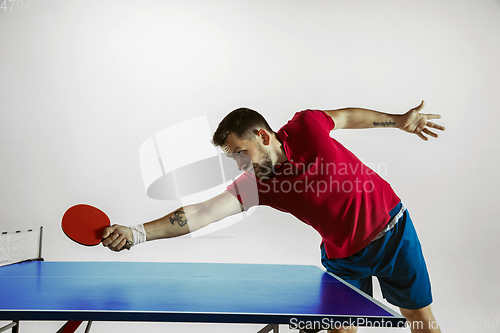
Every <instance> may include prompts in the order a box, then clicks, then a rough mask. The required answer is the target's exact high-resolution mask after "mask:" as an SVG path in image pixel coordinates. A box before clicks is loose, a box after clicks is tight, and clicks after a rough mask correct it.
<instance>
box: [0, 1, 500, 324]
mask: <svg viewBox="0 0 500 333" xmlns="http://www.w3.org/2000/svg"><path fill="white" fill-rule="evenodd" d="M26 4H27V1H25V3H24V4H23V3H21V2H20V0H16V1H15V2H9V1H7V7H6V8H3V9H1V10H0V156H1V157H0V158H1V163H0V229H1V230H2V231H4V230H5V231H13V230H19V229H27V228H34V227H37V226H40V225H43V226H44V249H43V250H44V258H45V259H46V260H49V261H173V262H178V261H179V262H182V261H188V262H244V263H285V264H313V265H320V261H319V249H318V246H319V242H320V238H319V236H318V235H317V234H316V233H315V231H314V230H312V229H310V228H309V227H307V226H305V225H303V224H302V223H300V222H299V221H298V220H296V219H294V218H293V217H292V216H290V215H287V214H283V213H279V212H277V211H273V210H271V209H269V208H258V209H256V211H255V212H254V213H253V214H252V215H251V216H249V217H248V218H246V219H244V220H243V221H241V222H238V223H236V224H235V225H233V226H231V227H228V228H226V229H223V230H220V231H218V232H216V233H212V234H210V235H207V236H204V237H199V238H195V239H192V238H187V237H186V238H180V239H174V240H164V241H156V242H152V243H148V244H143V245H141V246H138V247H137V248H134V249H133V250H131V251H125V252H121V253H119V254H117V253H113V252H111V251H108V250H106V249H104V248H103V247H102V246H99V247H94V248H85V247H82V246H79V245H77V244H75V243H73V242H71V241H70V240H69V239H67V238H66V236H65V235H64V234H63V232H62V231H61V229H60V220H61V217H62V214H63V213H64V211H65V210H66V209H67V208H69V207H70V206H72V205H73V204H76V203H81V202H86V203H89V204H93V205H96V206H98V207H99V208H101V209H103V210H104V211H105V212H106V213H108V215H110V217H111V218H112V222H113V223H118V224H124V225H131V224H137V223H141V222H146V221H149V220H152V219H155V218H158V217H160V216H163V215H165V214H166V213H169V212H171V211H172V210H174V209H176V208H177V204H178V203H177V202H171V201H158V200H153V199H151V198H149V197H147V195H146V192H145V189H144V186H143V183H142V178H141V170H140V166H139V158H138V151H139V147H140V145H141V144H142V142H143V141H144V140H146V139H147V138H148V137H150V136H151V135H153V134H154V133H156V132H158V131H160V130H162V129H163V128H166V127H168V126H171V125H173V124H176V123H179V122H181V121H184V120H188V119H191V118H194V117H198V116H204V115H206V116H207V117H208V120H209V122H210V126H211V129H212V131H214V130H215V128H216V126H217V124H218V122H219V121H220V120H221V119H222V118H223V117H224V116H225V115H226V114H227V113H228V112H230V111H231V110H233V109H235V108H238V107H240V106H246V107H249V108H253V109H255V110H257V111H259V112H261V113H262V114H264V115H265V116H266V117H267V118H268V120H269V122H270V124H271V126H273V127H274V129H275V130H277V129H278V128H279V127H280V126H281V125H283V124H284V123H286V121H287V120H288V119H289V118H291V117H292V115H293V113H294V112H296V111H300V110H302V109H306V108H318V109H333V108H341V107H347V106H359V107H366V108H372V109H377V110H381V111H386V112H390V113H403V112H405V111H407V110H408V109H410V108H412V107H414V106H417V105H418V104H419V103H420V101H421V100H422V99H424V100H425V102H426V107H425V110H424V112H427V113H439V114H441V115H442V116H443V118H442V119H441V120H440V121H438V123H440V124H443V125H444V126H446V128H447V130H446V132H444V133H443V134H442V135H440V138H439V139H437V140H434V139H432V140H429V142H424V141H422V140H420V139H419V138H418V137H417V136H413V135H409V134H407V133H404V132H402V131H397V130H394V129H385V130H384V129H376V130H351V131H334V132H333V133H332V136H334V137H336V138H337V139H338V140H340V141H341V142H342V143H343V144H344V145H346V146H347V147H348V148H350V149H351V150H352V151H353V152H354V153H355V154H357V155H358V156H359V157H361V158H362V159H363V161H365V162H366V163H369V164H371V165H372V166H374V168H375V169H376V170H378V171H379V172H380V173H381V175H382V176H383V177H384V178H385V179H387V180H388V181H389V182H390V183H391V184H392V186H393V188H394V189H395V190H396V192H397V193H398V194H399V196H400V197H402V199H403V201H404V202H405V204H406V206H407V207H408V208H409V210H410V213H411V215H412V218H413V221H414V223H415V225H416V228H417V230H418V232H419V236H420V239H421V242H422V244H423V248H424V253H425V256H426V260H427V264H428V268H429V270H430V274H431V279H432V283H433V291H434V298H435V301H434V305H433V309H434V313H435V315H436V317H437V319H438V321H439V322H440V324H441V327H442V330H443V332H452V331H456V332H485V331H486V332H493V331H494V330H493V329H491V328H490V329H488V328H487V327H486V326H485V324H486V322H487V321H492V320H493V319H495V318H496V319H497V320H500V302H499V301H498V299H499V297H500V291H499V289H498V287H497V281H498V274H499V273H500V269H499V262H498V258H499V255H500V249H499V245H498V239H497V238H498V234H499V233H500V226H499V224H498V221H497V220H498V219H497V218H496V213H495V212H494V208H495V207H496V205H497V201H498V198H499V187H500V177H499V176H498V172H497V166H498V163H499V157H498V147H497V141H498V139H499V135H498V129H497V127H498V124H499V122H500V112H499V109H498V98H497V97H496V96H497V93H494V92H495V91H497V90H498V87H499V77H500V67H499V66H498V59H500V44H499V43H498V36H499V34H500V19H499V17H500V2H499V1H494V0H489V1H486V0H484V1H478V0H470V1H467V0H458V1H457V0H455V1H451V0H446V1H430V0H424V1H408V0H398V1H396V0H394V1H369V0H365V1H362V0H360V1H357V0H356V1H341V0H330V1H327V0H312V1H305V0H290V1H284V0H283V1H229V0H227V1H222V0H216V1H202V0H187V1H159V0H156V1H154V0H146V1H118V0H110V1H63V0H53V1H48V0H41V1H40V2H39V6H38V7H37V8H29V7H27V6H25V5H26ZM42 5H43V6H47V8H43V7H42ZM185 135H186V136H189V133H188V132H186V133H185ZM179 144H182V137H179ZM172 159H175V156H172ZM377 297H378V298H379V299H380V295H377ZM464 323H465V324H466V325H464ZM1 324H2V323H0V325H1ZM21 324H22V327H21V330H22V332H25V333H28V332H38V331H41V330H42V329H43V331H51V330H54V331H55V330H57V328H58V327H59V326H60V325H62V323H41V324H37V323H21ZM43 325H45V326H43ZM146 325H148V326H147V327H141V326H140V324H137V323H128V324H127V323H95V325H94V326H93V329H92V332H95V333H99V332H115V331H116V332H118V331H120V332H134V331H137V330H142V329H147V330H148V331H149V332H164V331H168V330H169V329H170V330H171V331H175V332H195V331H196V332H198V331H201V332H215V331H217V332H256V331H257V330H258V329H259V327H256V326H254V325H199V324H182V325H181V324H168V323H165V324H158V323H156V324H154V323H150V324H146ZM471 325H472V326H471ZM286 329H287V328H284V330H285V331H286ZM361 331H365V330H364V329H363V330H361ZM367 331H369V330H367ZM373 331H374V332H382V331H384V330H383V329H374V330H373ZM390 332H392V330H391V331H390Z"/></svg>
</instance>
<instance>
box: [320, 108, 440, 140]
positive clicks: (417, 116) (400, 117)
mask: <svg viewBox="0 0 500 333" xmlns="http://www.w3.org/2000/svg"><path fill="white" fill-rule="evenodd" d="M424 105H425V103H424V101H422V103H420V105H419V106H417V107H415V108H413V109H411V110H409V111H408V112H406V113H405V114H388V113H384V112H380V111H374V110H369V109H362V108H344V109H338V110H327V111H325V113H326V114H328V115H329V116H330V117H332V119H333V121H334V122H335V129H361V128H377V127H394V128H399V129H401V130H403V131H405V132H408V133H413V134H416V135H418V136H419V137H420V138H421V139H422V140H426V141H427V140H428V138H427V136H426V135H428V136H432V137H433V138H437V137H438V135H437V134H436V133H435V132H433V131H431V130H430V129H436V130H440V131H444V127H443V126H441V125H438V124H435V123H433V122H431V121H430V120H431V119H439V118H441V116H440V115H438V114H424V113H420V111H421V110H422V109H423V108H424ZM424 134H426V135H424Z"/></svg>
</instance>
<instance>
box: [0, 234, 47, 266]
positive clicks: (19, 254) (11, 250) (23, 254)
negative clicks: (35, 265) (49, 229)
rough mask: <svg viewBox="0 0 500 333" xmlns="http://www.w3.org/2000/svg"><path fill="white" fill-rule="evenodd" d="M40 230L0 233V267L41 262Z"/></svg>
mask: <svg viewBox="0 0 500 333" xmlns="http://www.w3.org/2000/svg"><path fill="white" fill-rule="evenodd" d="M42 230H43V227H40V228H39V229H29V230H20V231H13V232H7V231H3V232H1V233H0V266H5V265H10V264H15V263H18V262H22V261H29V260H41V258H42Z"/></svg>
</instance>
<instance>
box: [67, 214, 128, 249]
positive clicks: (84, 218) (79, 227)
mask: <svg viewBox="0 0 500 333" xmlns="http://www.w3.org/2000/svg"><path fill="white" fill-rule="evenodd" d="M110 224H111V223H110V220H109V217H108V216H107V215H106V214H105V213H104V212H103V211H102V210H100V209H98V208H96V207H93V206H90V205H85V204H79V205H75V206H73V207H70V208H69V209H68V210H67V211H66V213H64V216H63V218H62V223H61V226H62V229H63V231H64V233H65V234H66V236H68V237H69V238H70V239H71V240H73V241H75V242H77V243H78V244H82V245H87V246H94V245H97V244H99V243H100V242H101V241H102V240H103V239H102V238H101V237H102V234H103V232H104V229H105V228H107V227H109V225H110ZM111 235H113V234H111ZM111 235H109V236H108V237H110V236H111ZM131 246H132V242H131V241H129V240H128V239H127V243H126V244H125V246H124V248H126V249H127V250H130V247H131Z"/></svg>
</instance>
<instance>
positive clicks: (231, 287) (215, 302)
mask: <svg viewBox="0 0 500 333" xmlns="http://www.w3.org/2000/svg"><path fill="white" fill-rule="evenodd" d="M62 314H65V315H66V316H68V314H73V317H74V318H77V317H78V318H79V319H80V318H81V319H83V320H85V318H83V317H85V315H86V314H89V316H91V315H90V314H94V316H95V315H96V314H101V315H105V316H104V317H103V318H108V319H109V320H124V321H126V320H161V321H181V320H182V321H185V320H186V319H187V320H194V321H210V319H207V318H209V316H210V315H211V316H212V317H213V316H214V315H215V317H216V319H214V321H217V322H221V321H224V322H251V321H252V320H253V319H250V317H251V316H252V315H253V316H255V318H256V319H255V322H263V321H267V322H273V320H270V319H265V317H273V316H276V317H277V318H278V317H279V318H281V319H279V320H278V319H276V321H284V320H286V318H291V317H293V316H306V317H311V318H312V316H318V317H332V316H340V317H350V318H351V317H372V316H373V317H383V318H393V317H394V313H390V312H388V311H387V309H384V308H382V307H381V306H379V305H378V304H376V303H374V302H373V301H372V300H371V299H369V298H367V297H366V296H364V295H363V294H361V293H359V292H358V291H356V290H354V289H352V288H351V287H348V286H346V285H345V284H344V283H343V282H341V281H339V280H338V279H337V278H335V277H334V276H332V275H330V274H328V273H325V272H324V271H322V270H321V269H319V268H318V267H316V266H305V265H267V264H213V263H151V262H40V261H35V262H26V263H20V264H14V265H10V266H4V267H0V319H14V318H12V316H16V317H19V318H21V317H22V318H21V319H34V320H36V319H48V320H50V319H54V320H56V319H59V318H60V317H61V316H62ZM116 314H119V315H116ZM137 314H142V315H143V316H142V317H140V316H139V317H137V316H135V315H137ZM147 314H150V316H147ZM151 314H157V315H158V314H159V315H162V316H155V317H154V316H151ZM168 314H170V315H168ZM176 314H177V315H187V314H198V315H208V317H200V316H198V317H193V318H190V317H185V316H184V317H183V316H181V317H174V315H176ZM9 315H10V317H9ZM221 316H232V317H231V318H228V320H225V319H221ZM238 316H241V317H238ZM215 317H214V318H215ZM99 318H101V317H99V316H97V317H95V318H93V319H92V318H90V319H87V320H99ZM141 318H142V319H141ZM103 320H104V319H103Z"/></svg>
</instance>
